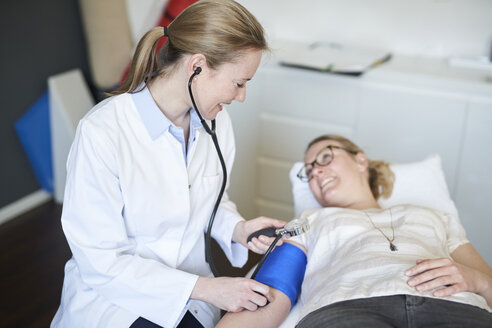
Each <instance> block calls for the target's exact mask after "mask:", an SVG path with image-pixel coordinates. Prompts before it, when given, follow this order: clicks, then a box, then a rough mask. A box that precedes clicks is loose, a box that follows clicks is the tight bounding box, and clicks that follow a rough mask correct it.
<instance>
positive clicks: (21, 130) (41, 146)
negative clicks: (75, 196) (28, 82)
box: [14, 92, 53, 193]
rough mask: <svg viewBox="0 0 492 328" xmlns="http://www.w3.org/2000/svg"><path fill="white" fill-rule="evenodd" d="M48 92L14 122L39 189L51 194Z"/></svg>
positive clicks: (51, 165)
mask: <svg viewBox="0 0 492 328" xmlns="http://www.w3.org/2000/svg"><path fill="white" fill-rule="evenodd" d="M49 108H50V106H49V97H48V92H45V93H44V94H43V95H42V96H41V98H39V99H38V100H37V101H36V102H35V103H34V104H33V105H32V106H31V108H29V109H28V110H27V112H26V113H25V114H24V115H23V116H22V117H21V118H20V119H19V120H18V121H17V122H15V124H14V126H15V130H16V132H17V135H18V137H19V139H20V141H21V143H22V146H23V147H24V151H25V152H26V154H27V157H28V158H29V162H30V163H31V166H32V168H33V170H34V174H35V175H36V178H37V180H38V182H39V184H40V185H41V187H42V188H43V189H44V190H46V191H47V192H49V193H53V161H52V156H51V130H50V112H49Z"/></svg>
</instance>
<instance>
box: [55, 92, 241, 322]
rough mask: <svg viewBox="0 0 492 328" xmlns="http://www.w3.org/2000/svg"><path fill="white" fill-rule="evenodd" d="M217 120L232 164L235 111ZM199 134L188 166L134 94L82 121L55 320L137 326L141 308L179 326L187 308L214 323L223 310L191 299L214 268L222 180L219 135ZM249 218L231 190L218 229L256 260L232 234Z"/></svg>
mask: <svg viewBox="0 0 492 328" xmlns="http://www.w3.org/2000/svg"><path fill="white" fill-rule="evenodd" d="M145 91H146V92H148V91H147V90H145ZM154 114H155V115H158V114H156V113H154ZM216 123H217V136H218V139H219V144H220V146H221V150H222V153H223V156H224V158H225V161H226V166H227V169H228V171H229V172H230V170H231V167H232V163H233V158H234V152H235V146H234V136H233V131H232V127H231V122H230V118H229V115H228V114H227V112H225V111H223V112H221V113H219V115H218V116H217V119H216ZM197 132H198V133H197V137H196V142H195V143H194V145H193V147H192V149H190V151H189V153H188V165H186V164H185V160H184V157H183V156H184V155H183V152H182V148H181V144H180V143H179V142H178V141H177V140H176V139H175V138H174V137H173V136H172V135H171V134H170V133H169V131H168V130H167V131H163V132H162V133H160V134H159V135H154V136H152V135H151V134H149V131H148V129H147V128H146V126H145V123H144V122H143V121H142V119H141V115H140V114H139V111H138V110H137V108H136V105H135V103H134V101H133V100H132V96H131V95H129V94H123V95H120V96H116V97H112V98H109V99H107V100H105V101H103V102H101V103H100V104H98V105H96V107H95V108H94V109H93V110H91V111H90V112H89V113H88V114H87V115H86V116H85V117H84V118H83V119H82V120H81V122H80V123H79V126H78V128H77V133H76V136H75V140H74V143H73V145H72V148H71V150H70V154H69V158H68V162H67V171H68V175H67V184H66V189H65V196H64V206H63V213H62V226H63V230H64V232H65V235H66V238H67V240H68V243H69V245H70V248H71V250H72V254H73V257H72V259H70V260H69V261H68V262H67V264H66V267H65V281H64V284H63V292H62V300H61V304H60V308H59V309H58V312H57V314H56V316H55V318H54V319H53V322H52V327H70V328H72V327H129V326H130V325H131V323H132V322H133V321H134V320H136V319H137V318H138V317H139V316H141V317H144V318H146V319H148V320H151V321H153V322H155V323H156V324H158V325H161V326H163V327H174V326H175V325H177V324H178V323H179V321H180V320H181V318H182V316H183V315H184V313H185V312H186V311H187V310H190V311H191V312H192V313H194V314H195V315H196V316H197V318H199V319H200V320H201V322H202V324H204V325H205V326H211V325H213V320H216V319H217V315H218V309H216V308H214V307H212V306H210V305H209V304H206V303H204V302H199V301H189V297H190V294H191V292H192V290H193V287H194V285H195V282H196V280H197V278H198V276H211V272H210V269H209V266H208V264H207V263H206V261H205V258H204V231H205V230H206V227H207V224H208V219H209V217H210V213H211V211H212V208H213V205H214V203H215V201H216V199H217V195H218V192H219V189H220V185H221V181H222V171H221V167H220V162H219V160H218V157H217V154H216V151H215V148H214V145H213V142H212V140H211V138H210V137H209V136H208V134H207V133H206V132H205V131H204V130H203V129H201V130H198V131H197ZM240 220H242V218H241V217H240V216H239V214H238V213H237V211H236V208H235V205H234V204H233V203H232V202H231V201H229V200H228V197H227V193H225V194H224V197H223V199H222V202H221V206H220V207H219V211H218V212H217V215H216V219H215V223H214V228H213V231H212V236H213V237H214V238H215V239H216V240H217V241H218V242H219V244H220V245H221V247H222V249H223V250H224V251H225V253H226V255H227V257H228V258H229V260H230V261H231V263H232V264H233V265H235V266H240V265H243V264H244V263H245V261H246V258H247V249H246V248H244V247H243V246H241V245H239V244H234V243H232V242H231V237H232V232H233V229H234V227H235V225H236V224H237V223H238V222H239V221H240Z"/></svg>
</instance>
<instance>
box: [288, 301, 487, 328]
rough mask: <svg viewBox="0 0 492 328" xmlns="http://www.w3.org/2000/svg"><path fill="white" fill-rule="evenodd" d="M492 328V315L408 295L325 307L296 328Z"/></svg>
mask: <svg viewBox="0 0 492 328" xmlns="http://www.w3.org/2000/svg"><path fill="white" fill-rule="evenodd" d="M318 327H410V328H414V327H489V328H490V327H492V313H490V312H488V311H487V310H484V309H481V308H479V307H476V306H472V305H467V304H463V303H457V302H452V301H446V300H444V299H435V298H429V297H420V296H411V295H393V296H381V297H371V298H362V299H355V300H349V301H343V302H337V303H334V304H330V305H327V306H325V307H322V308H320V309H318V310H316V311H313V312H311V313H310V314H308V315H307V316H305V317H304V318H303V319H302V320H301V321H300V322H299V324H298V325H297V326H296V328H318Z"/></svg>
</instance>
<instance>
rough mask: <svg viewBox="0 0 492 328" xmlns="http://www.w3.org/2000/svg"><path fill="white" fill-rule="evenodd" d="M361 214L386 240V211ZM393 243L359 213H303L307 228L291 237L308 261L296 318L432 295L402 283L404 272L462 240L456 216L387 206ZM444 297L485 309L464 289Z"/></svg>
mask: <svg viewBox="0 0 492 328" xmlns="http://www.w3.org/2000/svg"><path fill="white" fill-rule="evenodd" d="M366 213H367V214H368V215H369V216H370V217H371V219H372V221H373V222H374V224H375V225H376V226H377V227H379V228H380V229H381V230H382V231H383V232H384V234H386V236H388V238H390V239H391V238H392V229H391V220H390V218H391V216H390V211H389V209H381V210H380V209H371V210H367V211H366ZM391 213H392V221H393V228H394V233H395V239H394V244H395V245H396V246H397V247H398V250H397V251H395V252H392V251H391V250H390V248H389V242H388V240H386V238H385V237H384V236H383V235H382V233H381V232H380V231H378V230H377V229H375V228H374V227H373V225H372V224H371V221H370V220H369V218H368V217H367V215H366V214H365V213H364V212H363V211H358V210H352V209H346V208H324V209H318V210H312V211H306V212H304V213H303V214H302V217H304V218H307V219H308V221H309V224H310V229H309V231H308V232H306V233H305V234H303V235H300V236H297V237H293V238H292V240H293V241H296V242H299V243H300V244H302V245H304V246H305V247H306V248H307V250H308V264H307V268H306V274H305V277H304V282H303V284H302V292H301V297H300V305H301V310H300V316H299V319H301V318H303V317H304V316H306V315H307V314H308V313H310V312H312V311H315V310H317V309H319V308H321V307H323V306H326V305H329V304H332V303H335V302H339V301H344V300H350V299H357V298H368V297H376V296H387V295H398V294H409V295H417V296H426V297H433V296H432V294H431V292H424V293H421V292H418V291H416V290H415V288H413V287H410V286H408V285H407V281H408V279H409V277H407V276H406V275H405V271H406V270H407V269H408V268H410V267H412V266H413V265H415V263H416V260H417V259H432V258H443V257H447V258H451V256H450V254H451V253H452V252H453V251H454V250H455V249H456V248H457V247H458V246H460V245H463V244H466V243H468V240H467V239H466V234H465V230H464V229H463V226H462V225H461V223H460V221H459V219H458V217H456V216H454V215H449V214H446V213H443V212H439V211H435V210H431V209H428V208H424V207H417V206H412V205H398V206H394V207H392V208H391ZM444 299H447V300H450V301H455V302H461V303H466V304H470V305H475V306H478V307H481V308H483V309H486V310H488V311H491V309H490V308H489V306H488V305H487V302H486V301H485V299H484V298H483V297H481V296H479V295H477V294H473V293H469V292H461V293H457V294H455V295H453V296H450V297H446V298H444Z"/></svg>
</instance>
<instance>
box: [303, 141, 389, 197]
mask: <svg viewBox="0 0 492 328" xmlns="http://www.w3.org/2000/svg"><path fill="white" fill-rule="evenodd" d="M325 140H333V141H337V142H338V143H340V145H341V146H342V147H344V148H347V149H349V150H350V151H354V152H356V153H363V154H364V151H363V150H362V149H361V148H360V147H359V146H357V145H356V144H355V143H353V142H352V141H350V140H349V139H347V138H345V137H342V136H339V135H334V134H325V135H322V136H319V137H317V138H315V139H313V140H312V141H311V142H310V143H309V144H308V146H307V148H306V152H307V151H308V150H309V148H311V146H313V145H314V144H316V143H318V142H320V141H325ZM348 154H349V155H351V156H355V155H353V154H350V153H348ZM367 160H368V171H369V187H370V188H371V192H372V194H373V196H374V198H375V199H376V200H377V199H379V197H381V196H383V197H384V198H389V197H390V196H391V193H392V192H393V185H394V182H395V174H394V173H393V171H391V169H390V167H389V163H387V162H384V161H373V160H370V159H367Z"/></svg>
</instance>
